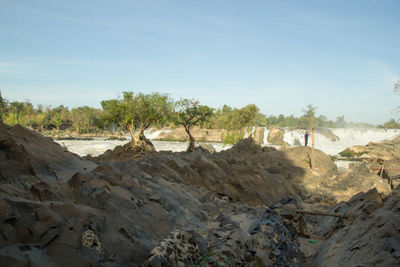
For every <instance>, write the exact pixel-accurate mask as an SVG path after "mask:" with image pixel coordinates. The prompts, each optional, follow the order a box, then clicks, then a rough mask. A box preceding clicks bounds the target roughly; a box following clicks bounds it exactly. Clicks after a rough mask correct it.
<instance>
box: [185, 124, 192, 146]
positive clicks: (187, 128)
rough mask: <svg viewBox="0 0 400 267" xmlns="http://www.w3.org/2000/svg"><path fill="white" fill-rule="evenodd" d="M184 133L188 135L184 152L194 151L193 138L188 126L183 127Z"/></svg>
mask: <svg viewBox="0 0 400 267" xmlns="http://www.w3.org/2000/svg"><path fill="white" fill-rule="evenodd" d="M185 131H186V133H187V134H188V135H189V147H188V148H187V150H186V152H193V151H194V138H193V136H192V134H191V133H190V129H189V127H185Z"/></svg>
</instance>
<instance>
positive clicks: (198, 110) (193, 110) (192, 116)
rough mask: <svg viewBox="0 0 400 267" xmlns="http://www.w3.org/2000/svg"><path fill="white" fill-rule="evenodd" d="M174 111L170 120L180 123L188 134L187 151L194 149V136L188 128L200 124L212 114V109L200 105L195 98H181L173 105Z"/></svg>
mask: <svg viewBox="0 0 400 267" xmlns="http://www.w3.org/2000/svg"><path fill="white" fill-rule="evenodd" d="M174 107H175V112H174V113H173V116H172V120H173V122H174V123H175V124H176V125H182V126H183V127H184V128H185V131H186V133H187V134H188V136H189V142H190V143H189V147H188V151H189V152H190V151H193V150H194V138H193V136H192V135H191V133H190V129H191V128H192V127H193V126H195V125H200V126H202V125H203V124H204V123H205V122H207V120H208V119H209V118H210V117H211V116H212V114H213V109H212V108H210V107H208V106H205V105H200V104H199V101H197V100H190V99H181V100H179V101H177V102H176V103H175V105H174Z"/></svg>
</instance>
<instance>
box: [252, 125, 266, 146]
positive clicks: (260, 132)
mask: <svg viewBox="0 0 400 267" xmlns="http://www.w3.org/2000/svg"><path fill="white" fill-rule="evenodd" d="M264 132H265V129H264V127H259V126H257V127H256V128H255V129H254V134H253V138H254V142H255V143H256V144H257V145H261V144H263V143H264Z"/></svg>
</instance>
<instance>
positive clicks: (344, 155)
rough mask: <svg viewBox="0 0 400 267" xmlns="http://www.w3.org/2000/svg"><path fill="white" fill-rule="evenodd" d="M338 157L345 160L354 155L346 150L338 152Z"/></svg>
mask: <svg viewBox="0 0 400 267" xmlns="http://www.w3.org/2000/svg"><path fill="white" fill-rule="evenodd" d="M339 155H340V156H342V157H345V158H353V157H354V156H355V153H354V152H353V151H352V150H350V149H348V148H346V149H345V150H343V151H342V152H340V153H339Z"/></svg>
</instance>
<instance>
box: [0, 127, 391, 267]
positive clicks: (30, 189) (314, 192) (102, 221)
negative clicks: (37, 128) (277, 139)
mask: <svg viewBox="0 0 400 267" xmlns="http://www.w3.org/2000/svg"><path fill="white" fill-rule="evenodd" d="M117 151H118V149H117V150H116V151H114V152H113V153H111V154H110V155H108V156H107V155H106V156H107V157H108V158H107V157H106V156H104V155H103V156H104V158H103V160H102V161H96V162H94V161H90V160H87V159H82V158H79V157H78V156H77V155H75V154H72V153H69V152H67V151H64V149H63V148H62V147H61V146H60V145H58V144H56V143H54V142H53V141H52V140H51V139H49V138H45V137H42V136H41V135H39V134H36V133H35V132H32V131H29V130H26V129H24V128H23V127H20V126H15V127H8V126H5V125H2V124H0V158H1V161H0V185H1V186H0V265H1V266H13V265H17V266H19V265H20V266H140V265H143V266H185V265H186V266H187V265H200V266H201V265H203V266H222V265H224V264H225V265H232V266H274V265H275V266H300V265H301V264H302V263H303V260H304V254H303V252H302V251H301V245H300V244H301V243H300V242H299V236H300V237H301V238H305V237H308V236H313V235H320V236H322V237H323V238H328V239H327V241H326V243H327V245H326V247H324V246H323V247H322V249H321V251H320V252H319V253H318V255H317V256H315V258H314V262H315V264H317V265H324V264H325V263H328V264H331V263H332V264H333V263H335V262H333V260H331V258H330V255H329V253H330V252H329V251H331V249H333V250H335V249H337V248H334V247H332V246H333V245H329V244H330V243H329V242H330V239H331V238H335V236H336V235H338V234H339V233H340V231H343V230H344V229H346V227H347V226H346V227H344V226H343V225H341V224H340V221H339V222H335V221H331V222H329V221H324V220H317V219H314V218H311V219H310V218H308V217H306V216H305V215H299V214H298V213H297V211H296V210H299V209H300V210H301V209H304V207H306V206H307V205H309V206H310V205H315V204H316V203H315V202H318V203H319V204H321V207H322V206H324V205H325V206H326V205H328V204H330V203H333V204H336V202H335V201H336V200H337V199H339V198H337V196H336V195H335V193H334V192H332V190H333V188H335V186H337V185H336V184H335V183H334V182H332V181H335V180H336V179H337V176H338V172H337V168H336V166H335V164H334V163H333V161H332V160H331V158H330V157H329V156H327V155H325V154H324V153H322V152H321V151H318V150H316V151H315V166H313V169H311V168H310V165H309V161H307V160H308V159H309V154H310V148H307V147H297V148H286V149H282V150H277V149H275V148H270V147H263V148H262V147H260V146H259V145H257V144H255V142H254V140H253V139H252V138H248V139H244V140H242V141H241V142H239V143H238V144H236V145H235V146H233V147H232V149H229V150H225V151H222V152H219V153H216V152H215V153H210V152H209V151H207V149H205V148H198V149H195V151H194V152H191V153H183V152H182V153H171V152H161V153H148V154H144V155H141V156H140V157H135V155H136V151H130V150H129V149H127V150H122V151H121V153H116V152H117ZM108 153H110V152H108ZM357 173H358V172H357ZM359 173H361V172H359ZM335 177H336V178H335ZM346 179H351V178H350V177H348V178H346ZM341 182H345V180H344V179H343V180H342V181H341ZM359 183H361V181H357V182H354V183H353V182H351V181H348V184H347V186H348V187H351V188H357V186H358V184H359ZM369 186H373V185H372V184H369V185H367V186H365V187H362V188H360V189H362V190H365V189H367V188H368V187H369ZM356 191H357V190H354V192H356ZM360 196H364V197H361V198H362V199H367V198H368V199H369V200H370V202H368V203H367V202H365V201H364V200H361V198H359V199H358V200H357V201H358V202H357V203H358V204H357V205H356V204H355V203H356V202H355V200H354V199H352V200H351V201H349V202H348V203H347V204H346V203H345V202H343V203H345V204H343V203H340V204H338V206H336V207H335V208H336V209H335V210H333V211H331V212H332V213H333V212H340V213H342V212H346V209H349V207H353V211H354V212H360V211H362V212H364V210H365V212H368V215H373V214H374V213H375V212H378V210H379V209H380V208H379V207H380V205H383V204H382V203H385V204H384V205H385V206H384V207H385V209H386V210H391V211H393V212H398V211H397V210H396V209H397V208H398V207H397V206H398V205H397V204H398V203H397V202H396V201H394V200H393V201H392V200H390V201H392V202H391V203H392V206H390V207H389V206H386V204H387V202H385V198H383V197H382V196H381V195H380V193H379V192H378V191H376V194H375V196H374V195H373V194H371V195H369V196H366V195H362V194H360ZM390 199H391V198H390ZM363 201H364V202H363ZM363 204H365V205H363ZM340 205H342V206H340ZM267 206H269V207H270V208H268V207H267ZM394 207H396V209H395V208H394ZM293 209H296V210H295V211H293ZM383 215H390V214H386V213H384V214H383ZM390 216H391V215H390ZM360 218H361V217H360ZM377 218H378V217H377ZM362 219H364V220H367V219H369V217H365V216H364V217H362ZM357 220H358V219H357V218H356V219H352V221H350V222H351V223H356V222H357ZM360 220H361V219H360ZM377 220H378V219H377ZM380 220H382V219H380ZM319 222H320V224H318V225H319V226H320V227H319V231H317V230H316V228H318V227H317V225H316V224H317V223H319ZM357 223H359V224H361V222H357ZM375 223H377V222H375ZM391 223H392V222H391V221H387V226H384V228H383V229H385V231H389V230H390V229H389V226H390V225H392V224H391ZM371 225H372V223H371ZM385 225H386V222H385ZM393 225H394V226H395V227H397V225H396V224H393ZM349 227H352V226H351V225H350V226H349ZM354 227H355V226H354ZM371 227H372V226H371ZM377 227H378V228H379V225H378V226H377ZM352 229H353V228H350V229H349V230H348V231H352ZM395 229H397V228H395ZM322 230H325V232H326V233H327V234H323V233H322V232H323V231H322ZM354 231H355V230H354ZM379 231H380V230H379ZM385 233H386V232H385ZM390 234H392V236H395V233H394V232H393V233H392V232H390ZM382 236H383V234H382ZM352 237H353V238H354V236H352ZM340 238H347V237H346V236H344V235H342V236H341V237H340ZM340 238H339V239H334V240H341V239H340ZM371 238H372V236H371ZM395 241H396V240H394V241H388V242H389V243H382V244H384V247H385V249H386V248H387V249H386V250H384V251H390V253H391V255H394V256H396V255H397V252H396V251H397V250H396V249H395V244H396V243H394V242H395ZM337 242H339V241H337ZM363 242H364V241H363ZM368 242H371V240H368ZM379 242H380V241H379ZM385 242H386V241H385ZM396 242H397V241H396ZM362 244H366V241H365V242H364V243H362ZM389 245H391V246H392V247H388V246H389ZM381 248H382V247H381V246H379V247H375V246H373V249H375V250H374V251H375V252H374V254H373V257H371V258H370V259H369V260H370V261H371V262H378V261H379V260H380V259H381V257H383V256H382V255H384V253H386V252H381V250H382V249H381ZM379 249H381V250H379ZM349 250H350V251H354V250H353V249H352V247H351V248H349ZM339 252H340V253H341V251H340V250H338V252H337V253H339ZM343 253H347V252H346V251H345V252H343ZM363 253H364V252H363ZM336 255H339V254H336ZM362 256H364V257H365V259H364V260H366V258H367V256H365V255H364V254H362ZM336 259H337V260H338V262H340V263H343V265H346V263H347V262H349V263H352V259H350V258H348V257H344V258H340V256H337V258H336ZM390 259H391V258H390ZM375 260H377V261H375ZM385 263H388V264H389V263H392V261H390V260H388V261H385Z"/></svg>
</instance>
